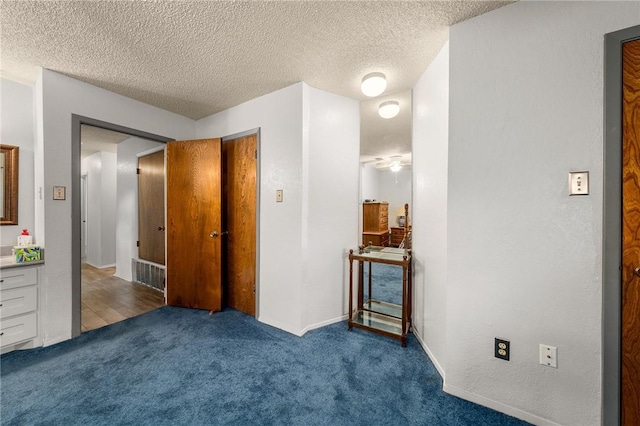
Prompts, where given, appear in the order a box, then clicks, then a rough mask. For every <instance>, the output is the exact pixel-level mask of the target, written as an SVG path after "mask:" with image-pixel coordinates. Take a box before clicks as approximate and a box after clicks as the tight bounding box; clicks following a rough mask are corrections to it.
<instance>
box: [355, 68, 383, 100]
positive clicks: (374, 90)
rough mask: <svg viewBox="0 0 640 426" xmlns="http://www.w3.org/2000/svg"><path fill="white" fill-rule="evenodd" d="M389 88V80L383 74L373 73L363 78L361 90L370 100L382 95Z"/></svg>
mask: <svg viewBox="0 0 640 426" xmlns="http://www.w3.org/2000/svg"><path fill="white" fill-rule="evenodd" d="M386 88H387V79H386V77H385V76H384V74H382V73H381V72H372V73H369V74H367V75H365V76H364V77H362V84H361V85H360V89H361V90H362V93H364V94H365V95H367V96H369V97H370V98H372V97H374V96H378V95H380V94H381V93H382V92H384V90H385V89H386Z"/></svg>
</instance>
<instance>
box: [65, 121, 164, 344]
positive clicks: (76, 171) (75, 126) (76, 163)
mask: <svg viewBox="0 0 640 426" xmlns="http://www.w3.org/2000/svg"><path fill="white" fill-rule="evenodd" d="M71 121H72V123H71V124H72V126H71V147H72V162H71V167H72V169H71V175H72V184H71V200H72V203H73V205H72V223H73V224H74V225H73V226H72V228H71V239H72V250H71V255H72V259H71V262H72V276H71V289H72V291H71V299H72V311H71V334H72V337H77V336H79V335H80V334H81V332H82V331H83V329H82V308H83V304H82V275H83V274H82V272H83V271H82V269H83V268H82V265H83V264H82V244H83V240H82V219H81V218H82V201H81V199H82V197H81V186H82V180H81V174H82V173H81V158H82V154H81V151H82V143H81V139H82V137H81V133H82V127H83V126H91V127H94V128H98V129H102V130H108V131H112V132H118V133H121V134H124V135H127V137H131V136H133V137H137V138H141V139H146V140H150V141H154V142H160V143H166V142H167V141H169V140H171V139H169V138H166V137H163V136H159V135H154V134H151V133H147V132H142V131H139V130H136V129H131V128H128V127H123V126H118V125H114V124H111V123H107V122H104V121H100V120H95V119H92V118H89V117H83V116H79V115H75V114H73V115H72V118H71ZM134 175H135V170H134ZM90 179H91V178H90V177H89V182H90ZM136 217H137V215H136ZM90 220H91V219H90V218H89V219H88V221H90ZM136 234H137V230H136ZM92 272H94V274H92V275H93V277H94V278H95V279H96V280H97V281H100V283H101V284H102V285H101V286H100V287H101V289H104V287H106V286H107V285H109V284H112V283H107V281H106V280H107V279H108V278H113V279H115V278H117V277H113V276H110V277H100V274H98V273H99V272H105V273H106V274H109V273H110V272H113V271H100V270H98V271H92ZM111 275H113V274H112V273H111ZM116 281H117V280H116ZM125 282H126V281H125ZM120 284H121V283H120ZM151 291H155V290H151ZM105 297H106V296H104V295H98V297H97V299H98V301H100V302H102V301H103V300H104V298H105ZM123 297H124V296H123ZM85 314H87V315H89V314H88V313H87V312H86V311H85ZM111 314H112V319H114V321H112V322H116V321H115V320H116V318H118V315H116V314H113V312H111ZM129 316H132V315H129ZM85 328H86V327H85Z"/></svg>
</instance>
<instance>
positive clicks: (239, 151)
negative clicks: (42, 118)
mask: <svg viewBox="0 0 640 426" xmlns="http://www.w3.org/2000/svg"><path fill="white" fill-rule="evenodd" d="M85 127H94V128H98V129H100V130H103V131H112V132H117V133H120V134H122V135H124V136H122V135H121V137H125V136H126V137H127V138H129V139H131V138H133V139H136V138H138V139H142V140H146V141H147V142H151V143H156V144H157V143H160V145H158V147H155V148H154V147H151V148H149V147H147V149H146V150H145V151H142V152H136V154H137V155H136V163H137V167H136V163H134V162H133V161H129V162H128V163H126V164H124V163H123V164H119V165H118V169H119V171H122V169H129V172H130V174H131V176H130V177H133V176H136V177H133V178H132V179H134V180H132V181H127V180H126V179H122V181H121V182H120V183H122V185H124V186H125V187H126V188H128V189H132V191H133V189H138V194H136V196H133V195H131V197H125V196H124V195H123V194H119V195H118V197H119V200H118V201H117V202H115V203H113V204H115V205H119V207H118V208H120V207H122V206H123V203H124V204H126V200H123V198H126V199H127V200H129V199H134V200H136V202H137V200H138V196H139V195H140V194H139V193H141V192H144V191H145V188H142V189H140V185H141V183H140V182H139V181H138V184H136V183H135V179H138V178H137V176H139V175H137V174H136V173H137V170H136V169H144V167H145V166H144V164H146V160H147V158H143V157H149V158H148V160H149V161H150V162H151V163H153V162H154V160H153V158H152V157H153V156H154V153H155V152H156V151H162V153H163V156H164V160H165V162H164V166H159V165H156V166H154V168H155V170H157V171H158V174H159V170H161V169H162V171H163V172H164V175H163V178H162V179H160V180H164V183H165V188H164V190H157V189H156V191H153V190H151V189H149V192H151V193H153V192H156V193H163V195H164V197H166V198H163V200H162V201H152V202H151V204H153V206H157V205H161V206H163V209H160V210H159V211H157V214H158V216H157V217H156V216H155V213H154V214H152V213H149V212H148V211H146V210H145V211H144V212H143V211H140V212H135V213H133V212H131V211H129V212H128V213H127V214H126V216H127V217H129V218H135V219H138V218H139V216H140V215H142V216H144V221H148V222H149V223H148V224H147V225H148V226H149V230H148V232H149V233H152V234H153V233H156V232H157V233H159V235H164V237H160V238H159V239H160V240H161V241H164V243H165V247H164V249H158V248H157V247H156V248H155V250H151V251H152V252H153V251H155V252H156V254H158V257H157V258H155V257H153V256H154V255H153V254H152V253H151V254H143V253H144V252H146V250H145V249H144V248H143V246H144V241H145V240H146V237H144V236H143V235H142V234H143V233H144V232H143V233H139V232H138V229H135V230H133V229H132V228H126V227H124V229H125V230H126V231H127V232H116V235H117V236H119V237H120V241H122V239H124V240H126V241H128V243H126V244H122V246H123V247H125V248H126V247H134V248H133V249H131V250H130V251H128V252H126V253H125V254H124V255H123V256H121V259H120V260H122V262H120V261H119V260H118V259H116V261H115V271H114V270H111V271H109V270H108V268H113V267H114V266H109V265H106V266H107V267H106V268H95V267H93V268H92V267H91V266H92V265H90V262H89V261H88V259H89V258H90V256H91V254H90V252H91V250H90V248H89V247H90V241H91V236H90V235H84V236H83V233H87V234H90V232H91V231H90V229H91V226H90V225H91V206H92V205H93V204H92V202H91V200H90V199H87V203H86V210H87V213H86V214H84V212H83V205H84V204H85V203H83V200H82V196H81V194H82V193H83V192H84V190H83V188H86V189H87V193H88V194H90V193H91V191H90V187H91V182H92V178H91V175H90V174H89V173H86V176H85V177H84V178H83V177H82V175H83V173H82V167H81V165H82V162H81V155H80V152H81V146H82V145H81V139H82V137H81V136H82V135H81V134H82V133H83V131H84V128H85ZM122 143H124V142H123V141H121V142H119V144H122ZM72 153H73V161H72V176H73V177H74V179H73V181H72V200H73V207H72V221H73V223H74V224H77V226H74V227H73V228H72V235H71V237H72V271H73V272H72V307H73V309H72V336H73V337H76V336H78V335H80V333H81V332H82V331H85V330H86V329H87V328H88V327H86V326H84V325H83V322H84V321H83V316H84V317H86V316H87V315H91V313H90V312H88V311H86V310H85V309H86V308H87V305H86V302H85V300H83V297H82V296H83V284H84V283H83V281H89V285H94V286H95V287H97V288H99V289H100V290H101V291H99V292H98V294H97V296H98V297H97V299H98V304H102V305H106V304H105V303H104V302H105V299H107V298H108V296H105V294H104V291H103V290H104V286H105V285H107V284H108V283H109V282H110V281H112V280H116V281H117V280H120V283H122V282H124V283H127V284H128V285H131V280H129V281H127V280H122V279H121V278H119V277H114V276H113V274H114V273H115V274H117V270H118V267H119V266H120V265H121V264H122V265H124V266H126V265H127V264H130V266H131V274H132V276H133V274H134V273H136V272H135V269H136V266H135V264H134V263H135V261H140V262H142V263H152V264H154V265H155V266H160V263H161V257H162V256H161V255H162V253H164V256H165V259H164V261H165V264H166V265H165V275H164V280H163V281H164V286H163V290H164V292H161V291H156V290H153V289H151V288H150V287H148V286H147V287H146V288H147V289H148V290H149V291H152V292H156V293H155V296H157V295H158V294H160V302H159V303H155V302H154V303H153V304H152V305H151V304H150V303H149V302H148V301H143V303H142V305H145V308H144V309H147V310H151V309H154V308H156V307H159V306H162V305H164V304H165V302H166V304H168V305H173V306H182V307H190V308H200V309H208V310H210V311H211V312H215V311H217V310H221V309H222V308H223V307H231V308H234V309H237V310H240V311H242V312H245V313H247V314H250V315H254V316H255V315H257V306H258V294H259V293H258V287H259V286H258V282H257V277H258V276H259V274H258V268H257V265H258V256H259V252H258V244H259V241H258V237H257V236H258V234H259V232H258V228H259V210H258V205H259V179H258V176H259V161H258V159H259V129H253V130H250V131H247V132H243V133H240V134H236V135H232V136H229V137H225V138H223V139H201V140H192V141H172V140H171V139H169V138H165V137H162V136H159V135H153V134H149V133H146V132H142V131H138V130H135V129H131V128H126V127H122V126H118V125H114V124H111V123H107V122H102V121H100V120H95V119H91V118H88V117H81V116H77V115H73V116H72ZM159 157H160V155H158V164H159V161H160V160H159ZM141 159H142V160H141ZM141 173H142V174H144V171H141ZM145 185H146V184H143V186H145ZM118 186H120V185H118ZM148 186H150V187H151V186H154V184H149V185H148ZM143 197H144V195H143ZM176 197H177V198H176ZM181 197H182V201H180V198H181ZM87 198H88V197H87ZM174 198H175V199H174ZM165 200H166V201H165ZM144 203H145V201H144V200H143V201H141V202H140V203H138V204H141V205H142V204H144ZM194 203H195V204H194ZM162 213H164V214H165V216H164V217H162V216H161V214H162ZM85 217H86V219H87V224H88V225H87V227H86V229H87V230H84V231H83V228H84V227H83V226H82V220H83V218H85ZM163 221H164V225H163V224H162V223H163ZM142 222H143V220H140V221H136V224H138V223H139V226H140V227H143V226H145V225H144V224H143V223H142ZM120 231H123V229H122V228H121V229H120ZM134 231H135V232H134ZM135 235H142V238H140V237H139V238H138V239H137V240H136V239H135ZM156 236H157V235H156ZM127 238H128V240H127ZM152 239H153V238H151V237H150V240H152ZM85 240H87V249H86V251H85V250H84V249H83V248H82V247H83V244H84V241H85ZM134 241H135V246H133V244H134ZM185 242H186V246H185ZM138 244H139V245H138ZM117 245H118V247H120V244H117ZM198 247H199V248H202V250H199V249H198ZM141 249H142V250H141ZM125 251H126V250H125ZM141 251H142V252H143V253H142V256H141ZM205 251H206V253H205ZM85 252H86V257H85V258H84V259H83V254H84V253H85ZM207 253H208V254H210V255H211V256H208V255H207ZM193 255H195V256H193ZM141 257H148V259H141ZM83 260H85V261H84V262H83ZM129 262H131V263H129ZM87 264H89V265H87ZM103 266H105V265H103ZM123 270H127V268H126V267H125V268H123ZM102 272H106V273H107V276H104V275H103V274H101V273H102ZM109 273H111V275H109ZM172 274H173V278H172ZM83 278H84V280H83ZM223 278H224V280H223ZM91 281H92V282H91ZM114 297H115V299H116V302H122V300H117V298H118V297H122V296H114ZM125 298H126V297H125ZM107 310H109V307H108V306H107ZM110 313H111V315H112V317H114V321H112V322H116V321H119V320H121V319H124V318H118V316H119V315H116V314H114V313H113V312H110ZM134 315H136V313H132V314H131V313H130V314H129V316H134ZM123 316H124V315H123ZM102 325H104V324H102Z"/></svg>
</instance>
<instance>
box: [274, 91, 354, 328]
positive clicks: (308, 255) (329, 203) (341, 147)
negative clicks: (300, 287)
mask: <svg viewBox="0 0 640 426" xmlns="http://www.w3.org/2000/svg"><path fill="white" fill-rule="evenodd" d="M303 87H304V95H305V96H304V100H305V111H306V112H307V113H308V114H307V115H306V116H305V126H304V127H305V129H308V131H307V132H305V133H306V134H305V138H304V140H305V144H304V147H303V153H302V156H303V170H306V171H307V173H304V172H303V176H304V178H303V180H304V181H303V185H304V188H303V194H305V195H304V196H303V199H305V201H303V203H304V204H303V225H302V226H303V236H302V257H303V271H302V273H303V279H302V282H303V283H304V284H305V289H304V294H303V299H302V303H303V315H304V317H303V325H304V327H305V330H309V329H311V328H316V327H318V326H320V325H324V324H327V323H329V322H335V321H339V320H341V319H342V317H343V315H344V314H345V313H346V312H347V310H348V293H347V294H345V292H346V290H347V283H348V281H347V280H348V276H349V275H348V266H347V262H346V260H345V256H346V253H348V249H349V248H355V247H357V245H358V240H359V238H358V210H359V208H360V203H358V189H359V181H358V164H359V162H358V158H359V155H360V105H359V103H358V102H357V101H355V100H353V99H349V98H345V97H342V96H338V95H334V94H331V93H328V92H324V91H321V90H318V89H314V88H312V87H309V86H307V85H306V84H305V85H304V86H303ZM283 260H284V259H283Z"/></svg>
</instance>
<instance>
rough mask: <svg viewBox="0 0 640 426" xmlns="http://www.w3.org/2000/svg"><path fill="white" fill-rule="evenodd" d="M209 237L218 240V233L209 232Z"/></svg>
mask: <svg viewBox="0 0 640 426" xmlns="http://www.w3.org/2000/svg"><path fill="white" fill-rule="evenodd" d="M209 237H211V238H218V233H217V232H216V231H213V232H209Z"/></svg>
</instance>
